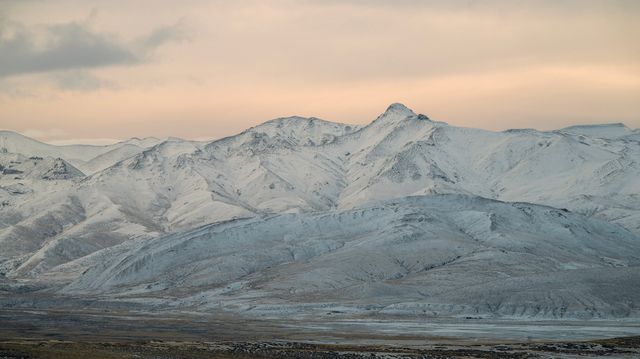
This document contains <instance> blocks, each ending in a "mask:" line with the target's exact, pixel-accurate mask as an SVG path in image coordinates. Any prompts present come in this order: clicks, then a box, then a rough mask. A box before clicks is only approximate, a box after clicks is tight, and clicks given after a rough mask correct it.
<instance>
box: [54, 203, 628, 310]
mask: <svg viewBox="0 0 640 359" xmlns="http://www.w3.org/2000/svg"><path fill="white" fill-rule="evenodd" d="M112 253H115V254H114V255H113V256H110V257H107V258H106V259H103V260H102V261H100V263H97V264H96V265H95V266H94V267H92V268H91V269H90V270H88V271H86V272H85V273H84V274H83V275H82V276H81V277H79V278H78V279H77V280H76V281H74V282H73V283H72V284H70V285H69V286H67V287H66V288H65V290H64V291H65V292H66V293H73V294H74V295H77V294H84V295H87V294H89V295H101V296H104V295H107V296H112V297H118V298H135V297H145V298H149V299H148V300H151V302H154V301H155V302H156V303H165V304H170V305H173V306H175V305H177V306H178V307H180V308H183V309H196V310H220V309H222V310H229V311H232V312H238V311H240V312H243V313H244V314H249V315H260V314H269V315H277V316H281V315H287V314H286V313H291V312H307V313H308V312H309V311H311V312H317V311H319V312H322V313H326V312H327V311H329V310H332V308H340V310H341V311H348V312H366V311H367V308H368V309H369V311H370V310H372V308H375V311H376V312H379V313H387V314H410V315H412V316H413V315H426V314H428V315H465V316H467V315H482V316H494V315H495V316H511V317H521V316H524V317H549V318H560V317H573V318H577V317H580V318H592V317H625V316H630V315H631V316H637V315H638V314H640V312H639V311H638V309H640V307H639V305H640V303H639V302H638V301H637V298H640V289H639V288H640V286H639V285H638V284H640V279H638V278H640V277H639V276H638V274H640V237H638V236H636V235H633V234H632V233H630V232H628V231H626V230H624V229H622V228H620V227H618V226H615V225H611V224H609V223H606V222H604V221H600V220H594V219H589V218H587V217H584V216H581V215H577V214H572V213H570V212H566V211H562V210H558V209H554V208H551V207H542V206H536V205H531V204H524V203H503V202H497V201H492V200H487V199H482V198H478V197H470V196H460V195H440V196H427V197H406V198H403V199H399V200H393V201H388V202H382V203H377V204H375V205H370V206H366V207H361V208H356V209H352V210H346V211H332V212H322V213H313V214H312V213H309V214H283V215H276V216H269V217H257V218H253V219H245V220H235V221H230V222H226V223H221V224H215V225H209V226H204V227H201V228H198V229H195V230H192V231H187V232H184V233H179V234H175V235H170V236H166V237H163V238H159V239H152V240H146V241H141V242H140V243H138V244H137V245H135V246H134V247H133V248H131V247H129V248H127V250H125V251H113V252H112ZM613 278H615V281H611V279H613ZM612 293H615V295H612ZM370 313H371V312H370Z"/></svg>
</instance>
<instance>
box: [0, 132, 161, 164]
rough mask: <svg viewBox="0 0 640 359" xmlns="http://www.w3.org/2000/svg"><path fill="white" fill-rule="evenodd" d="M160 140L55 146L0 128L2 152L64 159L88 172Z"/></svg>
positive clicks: (145, 139) (136, 139)
mask: <svg viewBox="0 0 640 359" xmlns="http://www.w3.org/2000/svg"><path fill="white" fill-rule="evenodd" d="M160 142H162V140H161V139H158V138H154V137H147V138H143V139H139V138H132V139H129V140H126V141H122V142H118V143H115V144H113V145H105V146H95V145H62V146H56V145H50V144H47V143H43V142H40V141H37V140H34V139H31V138H29V137H26V136H23V135H21V134H19V133H16V132H11V131H0V153H3V152H4V153H13V154H22V155H25V156H29V157H31V156H38V157H57V158H63V159H64V160H65V161H67V162H69V163H71V164H72V165H74V166H75V167H77V168H79V169H80V170H81V171H82V172H84V173H86V174H91V173H94V172H96V171H97V170H102V169H105V168H107V167H109V166H111V165H113V164H114V163H116V162H118V161H120V160H122V159H125V158H127V157H131V156H133V155H134V154H136V153H139V152H140V151H142V150H143V149H145V148H149V147H151V146H153V145H156V144H158V143H160Z"/></svg>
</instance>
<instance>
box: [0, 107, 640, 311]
mask: <svg viewBox="0 0 640 359" xmlns="http://www.w3.org/2000/svg"><path fill="white" fill-rule="evenodd" d="M639 159H640V132H639V131H638V130H632V129H629V128H627V127H626V126H624V125H622V124H607V125H585V126H573V127H568V128H564V129H560V130H556V131H549V132H543V131H536V130H531V129H528V130H508V131H503V132H491V131H485V130H480V129H473V128H461V127H455V126H451V125H448V124H446V123H444V122H439V121H434V120H432V119H430V118H428V117H427V116H425V115H421V114H416V113H415V112H413V111H412V110H410V109H408V108H407V107H405V106H404V105H401V104H392V105H391V106H389V107H388V108H387V110H386V111H385V112H384V113H382V114H381V115H380V116H378V117H377V118H376V119H375V120H374V121H372V122H371V123H370V124H368V125H366V126H359V125H358V126H356V125H347V124H339V123H332V122H328V121H323V120H320V119H317V118H304V117H299V116H293V117H285V118H279V119H275V120H271V121H267V122H265V123H264V124H262V125H259V126H256V127H253V128H250V129H247V130H246V131H243V132H241V133H239V134H237V135H235V136H230V137H226V138H222V139H218V140H215V141H209V142H194V141H186V140H181V139H178V138H168V139H156V138H145V139H136V138H134V139H131V140H127V141H123V142H120V143H117V144H113V145H109V146H87V145H70V146H52V145H48V144H44V143H41V142H38V141H35V140H32V139H29V138H27V137H24V136H21V135H19V134H16V133H13V132H9V131H2V132H0V166H2V168H1V169H0V170H1V171H2V173H3V174H2V175H1V176H0V273H2V274H5V275H6V276H8V277H10V278H13V279H19V280H23V281H35V282H38V283H44V284H45V285H51V286H53V287H55V288H57V289H60V288H61V286H63V285H68V286H67V287H66V288H65V289H64V292H74V293H82V294H83V295H110V296H116V297H118V296H122V295H125V294H127V293H128V294H130V295H140V294H145V295H146V294H151V295H156V294H157V292H162V293H165V294H166V293H173V289H175V293H173V294H171V298H173V299H171V300H169V299H166V298H165V297H164V294H157V295H159V296H161V297H162V300H165V299H166V300H168V301H169V302H171V303H173V304H172V305H177V306H195V307H196V308H197V309H198V310H211V308H219V307H225V306H227V307H228V308H245V309H246V308H253V309H251V311H252V312H254V313H263V314H264V313H267V312H269V313H270V311H269V310H268V309H267V308H269V307H274V308H286V311H287V312H298V311H299V312H304V311H305V310H307V309H308V308H309V306H311V307H313V308H324V307H323V306H326V305H335V306H347V307H349V308H353V310H354V311H360V310H362V308H363V306H367V305H376V306H377V307H379V308H385V309H384V310H383V309H380V310H381V313H387V312H388V313H404V314H407V315H413V314H415V313H418V314H419V313H432V314H433V315H435V314H440V313H441V314H443V315H467V314H469V313H475V312H482V313H484V314H486V315H495V316H506V317H508V316H534V317H535V316H542V317H562V316H575V317H621V316H634V315H637V313H636V306H637V304H636V302H635V300H634V299H633V298H634V295H635V296H637V295H638V294H640V293H636V292H634V289H633V288H639V287H640V286H638V283H636V281H635V279H634V278H635V277H640V276H638V275H637V274H640V273H638V257H639V256H640V250H639V247H638V243H639V242H638V241H639V239H638V235H640V180H638V178H640V164H639V162H638V160H639ZM412 196H416V197H412ZM500 201H504V202H506V203H503V202H500ZM202 226H204V227H202ZM417 268H423V272H424V273H422V272H417V273H414V272H416V270H417ZM425 268H429V269H428V270H427V269H425ZM85 272H86V274H84V275H83V274H82V273H85ZM469 273H472V274H473V275H470V274H469ZM550 273H554V274H553V275H550ZM556 274H557V275H556ZM550 278H551V279H550ZM553 278H555V279H553ZM607 281H612V282H613V283H614V284H612V285H614V286H613V287H608V286H609V285H610V284H607V283H608V282H607ZM567 283H570V284H571V285H568V284H567ZM147 288H150V289H147ZM225 288H226V289H225ZM500 288H508V289H509V290H508V293H509V295H508V296H507V295H503V294H500V290H499V289H500ZM605 289H607V290H608V291H610V292H612V293H617V294H621V295H620V296H619V298H618V299H616V298H611V297H610V296H608V294H607V293H608V292H605V291H604V290H605ZM167 295H168V294H167ZM288 296H291V297H292V299H291V301H285V302H283V301H282V298H285V297H288ZM576 298H578V299H576ZM625 300H626V302H625ZM496 303H502V304H501V305H500V306H498V307H496V305H497V304H496ZM261 308H262V309H261ZM305 308H306V309H305ZM588 308H593V310H591V309H588ZM229 310H231V309H229ZM283 310H284V309H283ZM318 310H323V309H318ZM411 313H413V314H411Z"/></svg>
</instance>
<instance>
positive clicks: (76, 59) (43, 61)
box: [0, 19, 182, 85]
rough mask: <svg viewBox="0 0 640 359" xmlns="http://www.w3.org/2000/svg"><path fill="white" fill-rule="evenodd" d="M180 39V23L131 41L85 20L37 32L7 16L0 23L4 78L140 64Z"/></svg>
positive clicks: (0, 59) (0, 71)
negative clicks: (102, 31)
mask: <svg viewBox="0 0 640 359" xmlns="http://www.w3.org/2000/svg"><path fill="white" fill-rule="evenodd" d="M178 39H182V28H181V25H180V23H178V24H177V25H174V26H167V27H160V28H157V29H155V30H154V31H152V32H151V33H150V34H149V35H147V36H144V37H142V38H140V39H137V40H136V41H133V42H130V43H128V42H124V41H120V40H119V39H117V38H116V37H114V36H112V35H109V34H101V33H98V32H95V31H93V30H91V29H90V28H89V27H88V25H87V24H84V23H77V22H70V23H64V24H57V25H48V26H44V27H43V28H42V29H41V31H33V30H30V29H27V28H26V27H24V26H22V25H21V24H18V23H15V22H10V21H8V20H6V19H5V20H3V21H2V22H0V78H1V77H10V76H15V75H23V74H30V73H42V72H50V71H61V70H77V69H85V70H86V69H92V68H100V67H106V66H117V65H120V66H123V65H134V64H139V63H141V62H144V61H145V60H146V59H148V57H149V55H150V53H151V52H152V51H153V50H155V49H156V48H157V47H159V46H161V45H163V44H166V43H167V42H170V41H176V40H178ZM63 82H64V81H63ZM85 82H86V81H85ZM63 84H64V83H63ZM67 84H71V83H70V82H68V81H67ZM76 84H78V83H77V82H76ZM94 85H95V83H94Z"/></svg>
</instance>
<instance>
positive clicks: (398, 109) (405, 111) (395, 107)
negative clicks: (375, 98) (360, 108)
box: [384, 102, 415, 116]
mask: <svg viewBox="0 0 640 359" xmlns="http://www.w3.org/2000/svg"><path fill="white" fill-rule="evenodd" d="M384 113H385V114H389V113H395V114H402V115H405V116H415V112H413V110H411V109H410V108H408V107H407V106H405V105H403V104H401V103H399V102H396V103H392V104H391V105H389V107H387V110H386V111H385V112H384Z"/></svg>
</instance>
